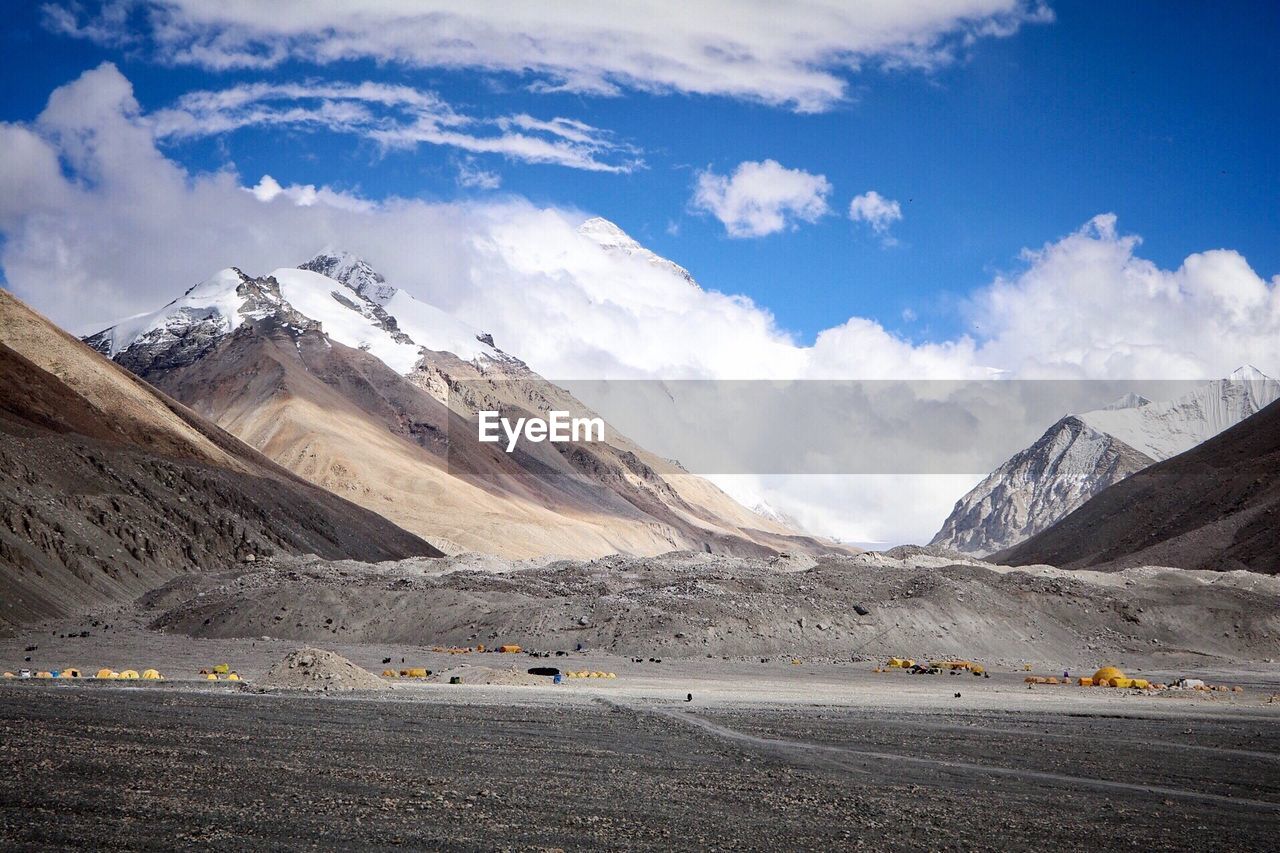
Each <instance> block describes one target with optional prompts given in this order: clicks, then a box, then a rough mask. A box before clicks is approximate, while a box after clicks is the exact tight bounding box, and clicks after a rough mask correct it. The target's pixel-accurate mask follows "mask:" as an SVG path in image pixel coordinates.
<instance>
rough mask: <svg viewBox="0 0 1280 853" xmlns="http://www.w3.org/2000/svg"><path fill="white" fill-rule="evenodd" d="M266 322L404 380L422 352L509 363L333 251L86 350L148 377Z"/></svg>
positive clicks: (190, 295) (135, 322)
mask: <svg viewBox="0 0 1280 853" xmlns="http://www.w3.org/2000/svg"><path fill="white" fill-rule="evenodd" d="M316 270H327V271H331V272H333V273H334V274H336V275H338V276H340V277H339V278H333V277H331V276H330V275H329V272H317V271H316ZM267 317H274V318H275V319H276V320H277V321H278V322H280V323H281V324H282V325H284V326H285V327H288V328H294V329H296V330H298V331H305V330H308V329H319V330H323V332H324V333H325V334H327V335H328V336H329V337H331V338H332V339H333V340H335V341H338V342H339V343H343V344H346V345H347V346H350V347H354V348H356V349H361V350H365V351H366V352H370V353H372V354H373V355H375V356H377V357H378V359H380V360H381V361H382V362H383V363H385V364H386V365H387V366H388V367H390V368H391V369H392V370H394V371H396V372H397V373H399V374H400V375H402V376H407V375H408V374H410V373H412V372H413V371H414V369H415V368H416V367H417V366H418V362H419V361H420V360H421V358H422V356H423V354H424V350H430V351H436V352H448V353H452V354H453V355H456V356H457V357H458V358H460V359H462V360H464V361H481V362H482V361H484V360H492V361H509V360H511V357H510V356H508V355H506V354H505V353H503V352H501V351H500V350H498V349H497V348H496V347H494V346H493V343H492V338H491V337H490V336H489V335H487V334H485V333H484V332H481V331H480V330H478V329H474V328H472V327H471V326H468V325H467V324H466V323H463V322H461V321H460V320H458V319H457V318H455V317H453V316H452V315H450V314H447V313H445V312H444V311H441V310H440V309H438V308H436V307H435V306H433V305H429V304H427V303H425V302H422V301H420V300H418V299H415V298H414V297H413V296H410V295H409V294H408V293H405V292H404V291H403V290H399V289H398V288H395V287H392V286H390V285H388V284H387V283H386V282H385V280H384V279H383V278H382V276H381V275H378V274H377V273H376V272H374V271H373V270H372V269H371V268H370V267H369V265H368V264H367V263H365V262H364V261H362V260H360V259H359V258H356V257H354V256H352V255H350V254H347V253H332V252H329V253H321V254H319V255H317V256H316V257H315V258H312V259H311V260H310V261H308V262H307V263H306V264H303V265H302V267H300V268H296V269H294V268H289V267H284V268H281V269H277V270H275V271H274V272H272V273H270V274H268V275H265V276H262V277H260V278H252V277H250V276H249V275H247V274H245V273H244V272H242V271H240V270H239V269H237V268H235V267H228V268H227V269H224V270H221V271H220V272H218V273H216V274H215V275H214V276H213V277H212V278H210V279H208V280H206V281H203V282H201V283H200V284H197V285H196V286H195V287H193V288H191V289H190V290H188V291H187V292H186V293H184V294H183V295H182V296H181V297H179V298H178V299H175V300H174V301H173V302H170V303H169V304H168V305H166V306H164V307H163V308H161V309H160V310H158V311H155V312H153V313H151V314H142V315H139V316H136V317H131V318H129V319H127V320H122V321H121V322H119V323H117V324H116V325H114V326H112V327H110V328H108V329H105V330H103V331H101V332H99V333H97V334H96V335H92V336H90V337H88V338H86V339H85V341H86V343H88V344H89V345H90V346H92V347H94V348H95V349H97V350H98V351H99V352H101V353H103V354H104V355H106V356H107V357H109V358H113V359H115V360H116V361H118V362H120V363H121V364H123V365H125V366H126V367H128V368H129V369H131V370H134V372H144V371H145V370H147V369H150V368H152V367H158V366H168V367H173V366H178V365H180V364H182V363H190V362H191V361H193V360H195V359H196V358H198V357H200V355H202V354H203V353H204V352H205V351H207V350H208V349H209V348H210V347H211V346H213V345H214V344H215V343H217V342H218V341H219V340H221V339H222V338H223V337H225V336H227V335H230V334H232V333H233V332H235V331H236V330H237V329H238V328H240V326H241V325H242V324H244V323H246V322H249V321H253V320H261V319H264V318H267ZM157 360H160V361H162V362H163V364H156V362H157Z"/></svg>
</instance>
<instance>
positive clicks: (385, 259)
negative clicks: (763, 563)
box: [0, 65, 1280, 541]
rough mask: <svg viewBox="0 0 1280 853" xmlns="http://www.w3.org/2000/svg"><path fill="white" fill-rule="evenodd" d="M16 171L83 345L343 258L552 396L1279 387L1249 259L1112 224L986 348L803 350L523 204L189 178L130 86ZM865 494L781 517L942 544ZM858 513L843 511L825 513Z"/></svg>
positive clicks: (13, 134)
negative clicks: (654, 385)
mask: <svg viewBox="0 0 1280 853" xmlns="http://www.w3.org/2000/svg"><path fill="white" fill-rule="evenodd" d="M0 150H3V151H4V152H5V156H4V157H3V158H0V235H2V236H3V240H2V241H0V268H2V269H3V273H4V277H5V280H6V282H7V286H8V287H9V288H10V289H11V290H13V291H14V292H15V293H16V294H17V295H18V296H19V297H21V298H22V299H24V300H26V301H28V302H29V303H31V304H32V305H33V306H34V307H35V308H37V309H38V310H40V311H42V312H44V313H46V314H47V315H48V316H50V317H51V318H52V319H53V320H55V321H56V322H58V323H60V324H61V325H63V326H65V327H67V328H68V329H70V330H71V331H74V332H77V333H89V332H93V331H97V330H98V329H100V328H102V327H104V326H106V325H108V324H110V323H111V322H113V321H115V320H116V319H118V318H120V317H122V316H126V315H130V314H135V313H138V312H142V311H148V310H154V309H155V308H156V307H158V306H159V305H162V304H164V303H166V302H168V301H169V300H171V299H173V298H174V297H175V296H176V295H178V294H179V293H181V292H182V291H183V290H185V289H186V288H188V287H190V286H191V285H192V284H194V283H196V282H198V281H201V280H203V279H205V278H207V277H208V276H209V275H211V274H212V273H213V272H215V271H216V270H218V269H221V268H223V267H226V266H229V265H233V264H234V265H237V266H240V267H242V268H243V269H245V270H246V271H247V272H251V273H256V274H262V273H266V272H269V271H271V270H272V269H275V268H276V267H279V266H284V265H293V264H297V263H299V262H301V261H302V260H304V259H306V258H308V257H309V256H310V255H311V254H313V253H314V252H315V251H317V250H318V249H319V248H320V247H322V246H324V245H333V246H341V247H346V248H348V249H350V250H351V251H354V252H356V253H358V254H361V255H363V256H365V257H367V258H368V259H369V260H370V262H371V263H373V264H374V266H375V267H376V268H377V269H379V270H380V271H382V272H383V273H384V275H386V276H387V278H388V279H389V280H390V281H392V282H393V283H395V284H397V285H399V286H401V287H403V288H405V289H406V290H408V291H409V292H410V293H413V294H414V295H416V296H418V297H419V298H422V299H424V300H426V301H428V302H431V303H433V304H435V305H438V306H439V307H441V308H442V309H444V310H446V311H449V312H451V313H453V314H455V315H457V316H459V317H460V318H461V319H464V320H466V321H467V322H469V323H470V324H472V325H474V326H477V327H479V328H484V329H486V330H488V331H491V332H493V333H494V335H495V337H496V338H497V340H498V342H499V344H500V345H501V346H502V347H503V348H504V349H506V350H508V351H510V352H513V353H515V354H517V355H519V356H520V357H522V358H524V359H525V360H527V361H528V362H529V363H530V364H531V366H533V367H534V368H535V369H536V370H538V371H539V372H541V373H543V374H544V375H546V376H548V377H551V378H553V379H573V378H592V377H607V378H617V377H646V378H649V377H661V378H684V377H688V378H737V379H753V378H809V379H819V378H975V377H982V378H985V377H988V376H990V375H991V374H992V371H993V370H1000V371H1003V372H1004V375H1009V376H1017V377H1024V378H1039V377H1047V378H1055V377H1064V378H1126V379H1127V378H1136V379H1142V378H1203V377H1213V376H1223V375H1226V374H1227V373H1228V372H1229V371H1231V370H1232V369H1234V368H1235V367H1237V366H1239V365H1241V364H1244V363H1253V364H1256V365H1257V366H1258V367H1260V368H1262V369H1263V370H1264V371H1266V372H1268V373H1270V374H1272V375H1275V374H1276V372H1277V371H1278V369H1280V363H1278V362H1280V359H1278V357H1277V355H1278V351H1277V347H1276V343H1275V342H1276V341H1277V340H1280V281H1278V280H1277V279H1276V278H1272V279H1270V280H1266V279H1263V278H1262V277H1260V276H1259V275H1258V274H1257V273H1256V272H1255V271H1254V270H1253V269H1252V268H1250V266H1249V265H1248V263H1247V262H1246V261H1245V259H1244V258H1243V257H1242V256H1241V255H1240V254H1239V253H1237V252H1234V251H1231V250H1229V249H1214V250H1211V251H1206V252H1202V253H1197V254H1193V255H1191V256H1189V257H1188V258H1186V259H1185V260H1184V261H1183V262H1182V263H1181V264H1180V265H1178V266H1177V267H1176V268H1174V269H1166V268H1162V267H1161V266H1159V265H1157V264H1155V263H1153V262H1152V261H1150V260H1148V259H1145V258H1143V257H1141V255H1140V254H1139V249H1140V241H1139V239H1138V238H1137V237H1136V236H1134V235H1131V234H1126V233H1124V232H1123V231H1121V230H1120V228H1119V225H1118V223H1117V221H1116V218H1115V217H1114V216H1112V215H1110V214H1106V215H1102V216H1099V217H1096V218H1095V219H1093V220H1091V221H1090V222H1088V223H1086V224H1085V225H1084V226H1083V227H1081V228H1079V229H1078V230H1075V231H1073V232H1071V233H1068V234H1066V235H1065V236H1063V237H1061V238H1058V239H1054V240H1052V241H1050V242H1047V243H1046V244H1044V245H1043V246H1040V247H1038V248H1035V249H1032V250H1029V251H1027V252H1026V253H1025V254H1024V255H1023V257H1022V258H1021V259H1020V260H1019V262H1018V263H1017V265H1016V268H1013V269H1010V270H1009V271H1008V272H1006V273H1004V274H1002V275H999V276H996V277H995V278H994V280H993V281H992V282H991V283H990V284H989V285H987V286H986V287H983V288H980V289H979V290H978V291H976V292H975V293H973V294H972V295H971V296H970V298H969V300H968V304H967V307H966V317H967V319H968V321H969V323H970V330H969V332H968V333H967V334H964V335H959V336H956V337H954V338H951V339H943V340H933V341H926V342H913V341H910V340H907V339H904V338H902V337H899V336H897V335H894V334H893V333H891V332H889V331H888V330H886V329H885V328H884V327H883V326H881V325H880V324H879V323H877V322H875V321H874V320H871V319H868V318H863V317H853V318H850V319H848V320H846V321H845V322H843V323H839V324H838V325H835V326H833V327H832V328H829V329H826V330H824V331H823V332H821V333H820V334H819V335H818V336H817V337H816V339H815V340H814V342H813V343H812V344H807V343H805V342H801V341H797V340H796V339H794V338H793V336H791V335H790V334H788V333H787V332H786V331H785V330H784V329H781V328H780V327H779V326H778V324H777V323H776V322H775V320H774V318H773V317H772V316H771V315H770V313H769V312H768V311H767V310H766V309H765V308H763V307H761V306H759V305H756V304H754V303H753V302H752V301H751V300H750V299H747V298H746V297H743V296H739V295H733V294H725V293H716V292H713V291H704V290H700V289H698V288H695V287H692V286H690V285H689V283H688V282H687V281H686V280H685V279H684V278H682V277H680V276H679V275H677V274H674V273H672V272H671V271H670V270H668V269H666V268H663V267H661V266H659V265H655V264H652V263H649V262H648V261H646V260H645V258H644V257H642V256H640V255H637V254H631V255H628V254H625V253H619V252H608V251H603V250H602V249H601V248H600V245H599V244H598V243H597V242H595V241H592V240H589V239H587V238H586V237H584V236H582V235H581V234H579V233H578V231H577V226H578V224H579V223H580V222H581V221H582V220H583V219H585V218H586V216H587V214H586V213H584V212H581V211H576V210H565V209H559V208H547V207H539V206H537V205H534V204H532V203H530V202H528V201H524V200H521V199H519V198H513V197H503V198H501V199H498V200H492V199H491V200H484V201H473V202H468V203H454V204H446V203H438V202H427V201H423V200H417V199H398V198H386V199H364V198H361V197H359V196H357V195H355V194H353V193H351V192H348V191H343V190H339V189H334V188H330V187H323V186H308V185H305V184H303V185H288V186H285V185H282V184H281V183H280V182H279V181H277V180H275V179H274V178H270V177H269V176H263V177H261V178H260V179H258V180H253V179H250V180H245V179H242V177H241V176H239V175H237V174H235V173H234V172H231V171H226V170H224V171H218V172H213V173H193V172H191V171H189V170H187V169H186V168H184V167H183V166H182V165H180V164H179V163H177V162H175V161H174V160H172V159H170V158H169V157H167V156H166V155H165V154H164V153H163V152H162V151H161V150H160V149H159V148H158V147H157V143H156V130H155V127H154V123H153V122H152V121H151V120H150V118H149V117H147V116H145V115H143V114H142V113H141V111H140V110H139V107H138V104H137V102H136V100H135V99H134V97H133V93H132V88H131V86H130V84H129V81H128V80H127V79H125V78H124V77H123V76H122V75H121V74H120V72H119V71H118V70H117V69H116V68H115V67H114V66H111V65H103V66H101V67H99V68H97V69H95V70H92V71H89V72H86V73H85V74H84V75H82V76H81V77H80V78H79V79H78V80H75V81H73V82H72V83H70V84H68V85H66V86H64V87H62V88H60V89H58V90H56V91H55V92H54V93H53V94H52V95H51V96H50V98H49V102H48V105H47V107H46V108H45V110H44V111H43V112H42V113H41V115H40V116H39V117H38V118H37V119H36V120H35V121H33V122H30V123H23V124H0ZM676 260H679V259H676ZM981 473H982V472H975V474H979V475H980V474H981ZM850 482H851V483H854V485H849V484H848V483H846V485H845V486H840V487H839V488H837V486H835V485H828V486H823V487H822V488H821V489H814V488H813V487H812V486H811V485H809V486H806V485H804V484H803V483H802V482H801V481H800V480H798V479H796V480H792V481H786V482H781V483H776V484H773V485H772V486H770V485H769V484H766V486H767V487H768V488H770V489H773V490H774V491H777V490H781V492H780V493H781V494H783V495H784V498H780V499H777V500H775V499H774V497H775V495H774V493H773V491H768V492H767V493H766V497H769V498H770V502H771V503H775V505H779V508H780V509H783V510H785V511H788V512H790V513H791V514H793V515H796V516H797V517H800V518H801V519H802V520H806V521H809V522H810V523H812V524H818V523H823V524H828V525H834V526H830V527H827V528H825V529H826V530H827V531H828V532H836V533H839V532H844V533H845V535H848V536H849V537H850V538H855V539H860V540H865V539H887V540H889V541H901V540H903V539H911V538H914V539H920V538H924V537H928V536H929V535H931V534H932V533H933V532H934V531H933V530H932V529H923V528H919V527H917V528H911V527H909V526H908V524H909V523H910V524H916V523H917V522H916V521H912V519H915V518H917V516H915V515H913V513H917V512H920V510H919V506H918V502H919V501H920V500H923V498H922V497H920V495H921V494H922V493H924V492H926V491H927V488H926V484H924V482H923V481H921V482H920V484H918V488H917V487H911V488H907V487H905V486H904V487H903V488H902V489H899V490H896V491H895V490H894V489H890V488H888V487H882V486H880V485H874V484H872V485H866V484H865V483H864V485H865V487H864V488H861V489H860V488H859V487H858V486H857V485H856V483H857V482H858V481H856V480H854V481H850ZM928 488H933V487H928ZM963 490H964V489H963V488H961V487H959V486H957V485H956V484H955V483H951V484H949V485H948V484H946V483H942V484H941V485H937V486H936V490H935V491H933V492H928V494H932V495H933V497H932V498H930V500H931V501H932V503H930V504H929V506H932V507H938V508H939V510H938V511H937V512H936V513H933V514H932V515H931V516H930V517H932V518H933V519H934V522H932V523H933V524H934V525H935V526H936V523H937V522H939V521H940V520H941V518H942V517H943V516H945V513H946V510H947V509H949V504H950V502H952V501H954V500H955V498H956V497H958V496H959V494H960V492H963ZM838 494H839V495H844V497H842V498H840V500H842V501H845V502H844V503H838V504H831V505H829V506H826V505H824V502H825V501H826V500H827V498H828V497H829V496H830V497H831V498H832V500H835V497H836V496H837V495H838ZM895 494H896V495H898V496H903V495H910V500H909V501H908V500H906V498H903V499H902V500H897V499H895V498H894V495H895ZM786 495H790V498H786V497H785V496H786ZM806 501H807V503H806ZM806 506H807V507H808V509H807V510H806V509H805V507H806ZM832 507H837V509H834V510H833V509H832ZM806 513H807V514H806ZM841 518H842V519H844V521H843V522H841V521H840V519H841ZM895 518H897V519H899V521H897V522H895V521H893V519H895ZM822 519H827V521H825V522H822V521H821V520H822ZM820 529H822V528H820Z"/></svg>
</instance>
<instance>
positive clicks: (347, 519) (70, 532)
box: [0, 290, 439, 631]
mask: <svg viewBox="0 0 1280 853" xmlns="http://www.w3.org/2000/svg"><path fill="white" fill-rule="evenodd" d="M0 376H2V377H3V381H2V382H0V631H3V630H6V629H11V628H12V626H14V625H16V624H19V623H22V622H26V621H29V620H31V619H37V618H42V617H46V616H53V615H58V614H62V613H68V612H74V611H76V610H81V609H85V608H90V607H94V606H99V605H102V604H107V603H110V602H113V601H120V600H125V599H129V598H133V597H136V596H138V595H140V594H142V593H144V592H146V591H148V590H150V589H152V588H154V587H156V586H159V585H161V584H163V583H165V582H167V581H168V580H170V579H172V578H173V577H174V576H176V575H177V574H180V573H182V572H185V571H193V570H197V569H201V568H209V567H215V566H218V565H220V564H222V565H225V564H227V563H229V562H231V561H234V560H237V559H243V558H245V557H246V556H247V555H249V554H255V555H256V554H260V553H261V554H267V553H272V552H277V551H279V552H286V553H298V554H303V553H314V554H317V555H327V556H329V557H331V558H344V557H346V558H356V559H365V560H382V559H394V558H402V557H406V556H411V555H415V554H417V555H435V554H438V553H439V552H438V551H436V550H435V549H433V548H432V547H431V546H429V545H428V544H427V543H425V542H423V541H422V540H420V539H418V538H417V537H415V536H413V535H411V534H409V533H406V532H405V531H403V530H401V529H399V528H397V527H395V526H394V525H393V524H391V523H389V522H387V521H386V520H385V519H383V518H381V517H379V516H377V515H375V514H373V513H370V512H368V511H366V510H363V509H361V508H359V507H357V506H354V505H352V504H350V503H348V502H346V501H343V500H341V499H340V498H338V497H336V496H334V495H331V494H329V493H327V492H325V491H323V490H322V489H318V488H316V487H314V486H312V485H311V484H309V483H306V482H305V481H303V480H301V479H300V478H298V477H296V476H295V475H293V474H291V473H289V472H288V471H286V470H284V469H282V468H281V467H279V466H278V465H276V464H274V463H273V462H271V461H270V460H268V459H267V458H265V457H264V456H262V455H261V454H260V453H258V452H256V451H254V450H252V449H251V448H249V447H247V446H245V445H244V444H243V443H241V442H240V441H238V440H237V439H235V438H233V437H232V436H230V435H228V434H227V433H226V432H224V431H223V430H221V429H219V428H218V427H215V426H213V425H212V424H209V423H208V422H206V421H204V420H203V419H201V418H200V417H199V416H197V415H196V414H194V413H193V412H191V411H189V410H187V409H186V408H184V407H183V406H182V405H180V404H179V403H177V402H175V401H173V400H171V399H169V398H167V397H165V396H164V395H163V394H160V393H159V392H157V391H156V390H155V389H153V388H151V387H150V386H148V385H147V384H146V383H145V382H142V381H141V380H139V379H137V378H136V377H134V376H133V375H131V374H129V373H128V372H127V371H125V370H124V369H122V368H120V367H118V366H117V365H115V364H112V363H111V362H110V361H108V360H107V359H105V358H103V357H102V356H100V355H99V354H97V353H95V352H93V351H92V350H91V349H89V348H88V347H86V346H85V345H84V344H82V343H80V342H79V341H77V340H75V339H74V338H72V337H70V336H68V335H66V334H64V333H63V332H61V331H59V330H58V329H57V328H56V327H54V326H53V325H52V324H51V323H49V322H48V321H47V320H45V319H44V318H43V317H41V316H39V315H38V314H36V313H35V312H33V311H31V310H30V309H28V308H27V307H26V306H25V305H23V304H22V303H21V302H19V301H18V300H16V299H14V298H13V297H12V296H11V295H9V294H8V293H6V292H4V291H2V290H0Z"/></svg>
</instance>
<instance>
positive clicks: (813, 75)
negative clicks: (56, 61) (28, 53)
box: [44, 0, 1053, 112]
mask: <svg viewBox="0 0 1280 853" xmlns="http://www.w3.org/2000/svg"><path fill="white" fill-rule="evenodd" d="M44 9H45V19H46V24H47V26H48V27H49V28H50V29H53V30H55V31H57V32H60V33H64V34H67V35H72V36H78V37H82V38H87V39H92V40H94V41H97V42H100V43H106V44H119V43H123V42H126V41H138V40H145V41H146V42H147V45H148V49H149V50H150V51H151V52H152V53H153V54H154V55H155V56H156V57H157V58H159V59H161V60H163V61H166V62H170V63H177V64H192V65H199V66H203V67H205V68H210V69H215V70H226V69H233V68H250V69H261V68H270V67H273V66H276V65H279V64H280V63H282V62H285V61H288V60H302V61H305V62H312V63H321V64H325V63H332V62H338V61H343V60H352V59H373V60H376V61H378V62H388V63H398V64H402V65H406V66H411V67H418V68H469V69H480V70H484V71H492V72H504V73H513V74H517V75H522V76H525V77H529V78H531V80H530V82H531V87H532V88H534V89H535V90H549V91H573V92H581V93H588V94H595V95H612V94H617V93H618V92H620V91H621V90H623V89H633V90H640V91H649V92H683V93H690V94H700V95H722V96H727V97H733V98H744V99H749V100H754V101H760V102H764V103H768V104H777V105H785V106H787V107H790V108H792V109H795V110H799V111H810V112H812V111H820V110H825V109H829V108H830V107H831V106H832V105H833V104H835V103H837V102H839V101H840V100H842V99H843V98H844V97H845V94H846V90H847V87H848V82H847V78H848V77H849V75H851V74H853V73H856V72H857V71H859V70H860V69H862V68H864V67H866V66H868V65H871V66H875V67H881V68H890V69H893V68H916V69H932V68H935V67H937V66H939V65H943V64H946V63H950V62H953V61H954V60H955V59H956V58H957V56H959V55H961V54H962V53H963V52H964V50H966V48H967V47H968V46H969V45H971V44H973V43H974V42H975V41H977V40H978V39H981V38H999V37H1005V36H1008V35H1011V34H1012V33H1014V32H1016V31H1017V30H1018V28H1019V27H1020V26H1022V25H1023V24H1025V23H1028V22H1043V21H1049V20H1052V17H1053V16H1052V13H1051V12H1050V11H1049V9H1048V7H1047V6H1045V5H1044V4H1043V3H1042V2H1040V0H917V2H912V3H857V4H850V3H848V2H845V0H801V1H800V2H797V3H792V4H789V5H788V7H787V9H786V11H785V14H783V13H780V12H779V10H778V7H777V4H776V3H773V2H771V0H706V2H700V3H693V4H685V5H684V6H683V7H682V8H681V9H680V13H679V14H677V15H673V14H672V13H671V6H670V4H669V3H668V2H666V0H626V2H624V0H613V2H602V0H560V2H555V3H539V4H528V3H524V4H520V3H517V4H510V3H499V4H492V3H470V4H458V3H452V2H447V0H421V2H420V0H414V2H408V0H396V1H395V2H386V0H346V2H342V3H313V2H306V0H277V2H272V3H259V2H255V0H222V2H219V3H209V2H206V0H100V2H98V3H96V4H95V3H92V2H90V3H89V4H88V5H87V7H86V6H85V5H84V4H82V3H81V2H80V0H61V2H54V3H47V4H46V5H45V6H44Z"/></svg>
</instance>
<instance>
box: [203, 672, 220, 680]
mask: <svg viewBox="0 0 1280 853" xmlns="http://www.w3.org/2000/svg"><path fill="white" fill-rule="evenodd" d="M204 680H205V681H217V680H218V676H216V675H214V674H213V673H212V672H211V673H209V674H208V675H206V676H205V677H204Z"/></svg>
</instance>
